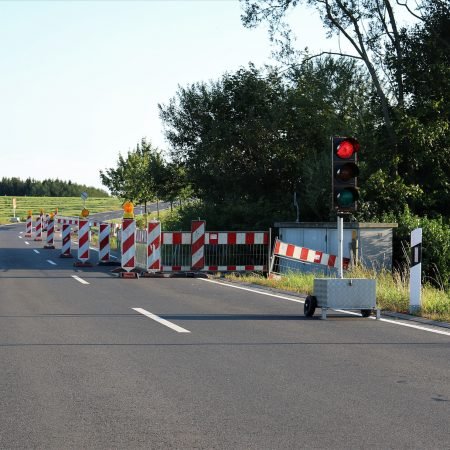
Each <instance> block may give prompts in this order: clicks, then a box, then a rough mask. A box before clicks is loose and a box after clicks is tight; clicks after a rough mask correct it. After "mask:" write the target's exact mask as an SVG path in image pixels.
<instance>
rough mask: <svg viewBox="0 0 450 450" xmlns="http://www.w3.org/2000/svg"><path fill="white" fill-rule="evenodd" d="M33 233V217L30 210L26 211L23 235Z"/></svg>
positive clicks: (26, 235) (29, 235) (28, 235)
mask: <svg viewBox="0 0 450 450" xmlns="http://www.w3.org/2000/svg"><path fill="white" fill-rule="evenodd" d="M32 233H33V217H32V214H31V211H28V215H27V221H26V224H25V237H31V235H32Z"/></svg>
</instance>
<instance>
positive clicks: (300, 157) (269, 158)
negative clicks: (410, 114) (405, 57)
mask: <svg viewBox="0 0 450 450" xmlns="http://www.w3.org/2000/svg"><path fill="white" fill-rule="evenodd" d="M366 84H367V82H366V80H365V78H364V76H362V75H361V73H360V71H359V70H358V69H357V68H356V67H353V66H352V65H350V66H349V65H348V64H343V63H342V62H341V61H339V60H337V61H334V60H332V59H330V58H325V59H324V60H323V61H314V62H313V61H310V62H307V63H305V64H304V65H302V66H299V67H297V68H295V69H293V70H292V71H291V72H290V73H289V74H285V75H283V76H281V75H280V74H278V73H277V72H276V71H275V70H268V71H266V72H264V71H259V70H257V69H256V68H255V67H253V66H250V67H249V68H248V69H241V70H239V71H237V72H236V73H234V74H225V75H224V76H223V77H222V79H220V80H219V81H217V82H213V83H209V84H205V83H197V84H194V85H191V86H189V87H188V88H180V89H179V90H178V92H177V96H176V97H175V98H172V99H171V100H170V102H169V104H168V105H167V106H165V105H160V115H161V118H162V119H163V121H164V123H165V127H166V136H167V138H168V140H169V142H170V143H171V144H172V149H173V150H172V157H173V158H174V160H175V161H177V163H179V164H182V165H184V167H185V168H186V171H187V175H188V178H189V180H190V181H191V182H192V187H193V189H194V191H195V194H196V196H197V197H198V198H200V199H202V200H203V201H205V202H209V203H216V204H221V205H222V206H223V207H224V208H227V207H229V206H230V205H234V204H236V203H237V202H240V203H245V204H248V205H249V208H252V207H251V205H252V204H255V203H257V202H259V201H261V204H264V203H265V204H268V203H271V204H272V205H279V206H280V207H285V208H288V209H289V208H291V202H292V194H293V192H300V193H301V194H302V197H303V198H306V196H308V198H309V199H310V200H312V201H313V203H314V205H313V204H312V203H310V202H304V208H303V212H304V214H305V216H304V217H305V218H306V217H309V218H311V219H312V218H314V219H319V218H326V217H327V216H328V210H329V205H330V201H329V195H330V185H331V181H330V178H329V176H330V171H329V170H326V169H325V164H327V161H328V162H329V158H330V144H329V141H328V137H329V136H330V133H331V130H334V131H339V132H342V133H345V132H348V131H349V129H351V128H352V127H354V126H357V127H359V128H362V125H361V123H364V122H365V115H366V110H367V107H366V101H365V99H366V97H365V95H366V93H365V92H366V91H365V89H364V86H365V85H366ZM349 98H350V99H351V100H352V101H351V102H349V101H347V100H346V99H349ZM355 105H357V107H355ZM337 126H338V127H339V128H337ZM368 128H370V127H368ZM312 161H315V164H317V168H318V169H319V170H318V172H317V173H316V175H315V178H314V179H313V176H314V175H313V174H312V172H311V167H310V166H311V162H312ZM224 205H226V206H224ZM308 205H311V206H310V207H309V206H308Z"/></svg>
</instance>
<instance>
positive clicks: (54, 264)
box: [47, 259, 57, 266]
mask: <svg viewBox="0 0 450 450" xmlns="http://www.w3.org/2000/svg"><path fill="white" fill-rule="evenodd" d="M47 262H48V263H49V264H51V265H52V266H56V265H57V264H56V263H55V262H53V261H52V260H51V259H47Z"/></svg>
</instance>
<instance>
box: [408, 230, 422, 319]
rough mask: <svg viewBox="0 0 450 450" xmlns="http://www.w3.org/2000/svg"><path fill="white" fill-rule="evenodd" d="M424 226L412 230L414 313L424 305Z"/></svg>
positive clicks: (411, 298) (411, 301)
mask: <svg viewBox="0 0 450 450" xmlns="http://www.w3.org/2000/svg"><path fill="white" fill-rule="evenodd" d="M421 293H422V228H416V229H415V230H412V232H411V264H410V277H409V312H410V313H414V312H417V311H418V310H420V308H421V306H422V298H421Z"/></svg>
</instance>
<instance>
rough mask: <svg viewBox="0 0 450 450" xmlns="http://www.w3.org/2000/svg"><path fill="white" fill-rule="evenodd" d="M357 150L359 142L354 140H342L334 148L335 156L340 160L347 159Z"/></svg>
mask: <svg viewBox="0 0 450 450" xmlns="http://www.w3.org/2000/svg"><path fill="white" fill-rule="evenodd" d="M358 150H359V142H358V141H357V140H356V139H354V138H347V139H345V140H343V141H342V142H341V143H339V145H338V146H337V148H336V156H338V157H339V158H341V159H348V158H351V157H352V156H353V154H354V153H355V152H357V151H358Z"/></svg>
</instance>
